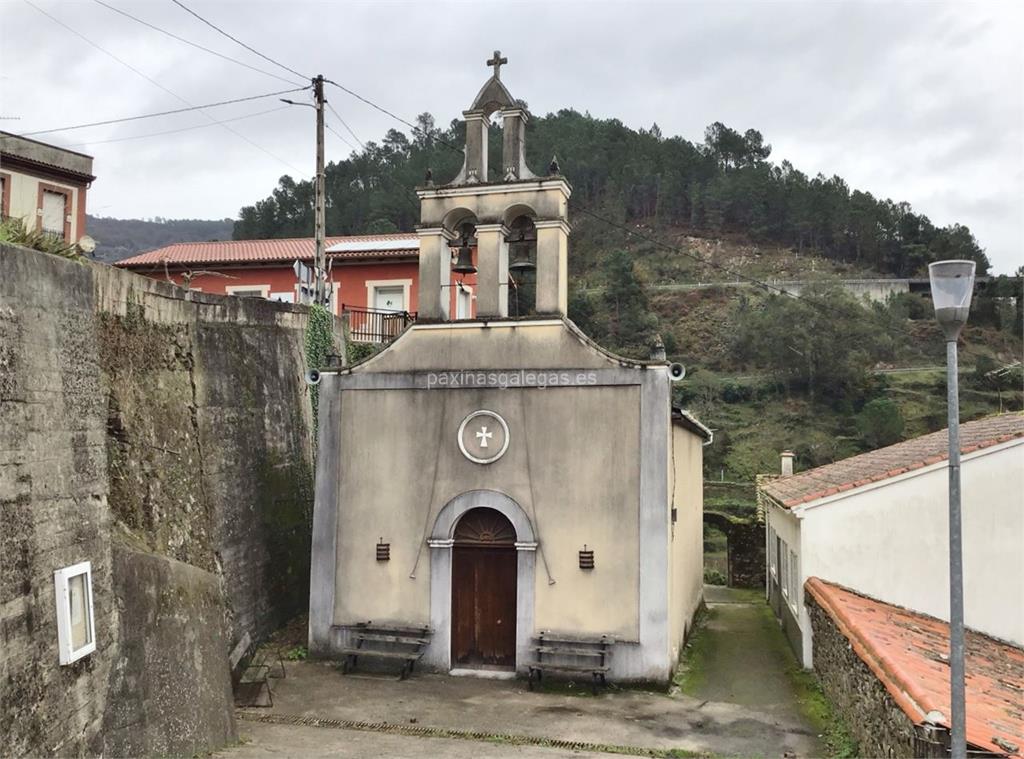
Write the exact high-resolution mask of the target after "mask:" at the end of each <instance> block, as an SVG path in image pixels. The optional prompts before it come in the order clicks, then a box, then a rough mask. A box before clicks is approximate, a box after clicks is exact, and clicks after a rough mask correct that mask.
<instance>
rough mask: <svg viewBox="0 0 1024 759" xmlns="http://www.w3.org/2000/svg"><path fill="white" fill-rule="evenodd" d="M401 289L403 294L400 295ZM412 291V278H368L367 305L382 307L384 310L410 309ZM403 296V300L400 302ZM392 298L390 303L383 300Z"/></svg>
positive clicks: (368, 306)
mask: <svg viewBox="0 0 1024 759" xmlns="http://www.w3.org/2000/svg"><path fill="white" fill-rule="evenodd" d="M399 289H401V294H400V295H399ZM411 291H412V280H411V279H368V280H367V281H366V307H367V308H375V309H380V310H382V311H408V310H409V304H410V303H411V301H410V299H409V298H410V293H411ZM398 298H401V302H400V303H399V302H398ZM384 299H386V300H390V301H391V304H390V305H388V304H387V303H385V302H382V301H383V300H384Z"/></svg>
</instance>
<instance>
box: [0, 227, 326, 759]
mask: <svg viewBox="0 0 1024 759" xmlns="http://www.w3.org/2000/svg"><path fill="white" fill-rule="evenodd" d="M306 325H307V312H306V310H305V309H304V308H303V307H301V306H293V305H289V304H282V303H271V302H269V301H263V300H256V299H252V300H250V299H242V298H234V297H229V296H215V295H204V294H202V293H195V292H187V291H185V290H182V289H180V288H177V287H174V286H172V285H170V284H168V283H165V282H160V281H155V280H151V279H147V278H144V277H141V276H138V275H135V274H132V273H129V272H125V271H121V270H117V269H113V268H110V267H107V266H103V265H96V264H89V263H76V262H72V261H67V260H64V259H61V258H57V257H54V256H50V255H46V254H42V253H38V252H35V251H30V250H25V249H22V248H16V247H11V246H0V520H2V524H3V525H4V529H3V530H0V557H2V558H3V560H2V561H0V640H2V645H0V755H11V754H14V755H20V754H33V755H36V754H39V755H47V754H62V755H76V754H85V753H98V752H100V751H103V752H104V753H108V754H122V753H129V754H147V753H159V754H173V753H185V754H192V753H195V752H197V751H201V750H203V749H204V748H212V747H215V746H219V745H221V744H223V742H224V741H225V740H227V739H228V738H230V737H231V736H232V735H233V726H232V725H231V723H230V710H231V704H230V693H229V692H228V691H225V689H224V687H223V685H224V682H225V681H224V676H225V672H226V666H227V664H226V661H227V653H228V650H229V649H230V646H231V645H233V643H234V642H235V641H237V640H238V639H240V638H241V637H242V636H243V635H244V634H245V633H249V634H250V636H251V637H252V638H254V639H259V638H260V637H262V636H264V635H265V634H266V633H267V632H268V631H269V630H270V629H272V628H273V627H274V626H275V625H276V624H277V623H278V622H279V621H281V620H283V619H285V618H286V617H288V616H290V615H291V614H293V613H294V612H296V611H300V610H302V609H303V608H304V607H305V604H306V599H307V598H308V595H307V593H308V576H309V574H308V567H309V530H310V519H311V509H312V494H311V487H312V474H311V460H312V456H311V437H310V426H311V421H310V419H311V414H310V404H309V398H308V394H307V390H306V387H305V385H304V383H303V381H302V375H303V372H304V370H305V366H304V342H305V333H306ZM339 334H340V330H339ZM80 561H91V562H92V569H93V589H94V605H95V623H96V642H97V650H96V651H95V652H94V653H92V654H90V655H88V656H86V657H85V658H83V659H81V660H79V661H78V662H76V663H74V664H72V665H69V666H60V665H59V664H58V658H57V642H56V622H55V602H54V589H53V588H54V582H53V572H54V570H56V569H59V568H62V567H66V566H69V565H71V564H75V563H77V562H80ZM218 651H219V652H220V656H222V659H218V654H217V652H218ZM155 664H159V666H154V665H155ZM225 714H226V715H227V719H226V720H225ZM130 726H131V727H130ZM129 727H130V729H129Z"/></svg>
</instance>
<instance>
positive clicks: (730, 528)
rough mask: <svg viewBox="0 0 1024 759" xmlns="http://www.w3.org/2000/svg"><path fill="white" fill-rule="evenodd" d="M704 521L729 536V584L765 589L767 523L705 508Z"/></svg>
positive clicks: (737, 586)
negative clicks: (765, 530)
mask: <svg viewBox="0 0 1024 759" xmlns="http://www.w3.org/2000/svg"><path fill="white" fill-rule="evenodd" d="M704 523H705V524H709V525H711V526H713V527H715V528H717V529H718V530H721V531H722V532H723V533H724V534H725V537H726V539H727V544H726V551H727V556H728V584H729V586H730V587H734V588H763V587H764V572H765V569H764V568H765V556H764V542H765V539H764V524H762V523H761V522H757V521H755V520H753V519H744V518H742V517H737V516H734V515H732V514H725V513H722V512H717V511H705V512H704Z"/></svg>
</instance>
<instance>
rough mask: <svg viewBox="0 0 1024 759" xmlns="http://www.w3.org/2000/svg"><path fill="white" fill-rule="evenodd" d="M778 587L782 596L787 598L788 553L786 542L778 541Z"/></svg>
mask: <svg viewBox="0 0 1024 759" xmlns="http://www.w3.org/2000/svg"><path fill="white" fill-rule="evenodd" d="M778 546H779V587H780V588H782V595H784V596H786V597H787V598H788V597H789V552H788V551H787V549H786V542H785V541H783V540H779V543H778Z"/></svg>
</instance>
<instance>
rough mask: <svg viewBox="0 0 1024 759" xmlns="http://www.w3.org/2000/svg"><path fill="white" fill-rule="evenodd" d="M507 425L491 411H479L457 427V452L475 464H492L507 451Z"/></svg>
mask: <svg viewBox="0 0 1024 759" xmlns="http://www.w3.org/2000/svg"><path fill="white" fill-rule="evenodd" d="M508 439H509V435H508V425H507V424H505V420H504V419H502V418H501V416H499V415H498V414H496V413H495V412H493V411H488V410H486V409H481V410H480V411H474V412H473V413H472V414H470V415H469V416H467V417H466V418H465V419H463V420H462V424H460V425H459V450H460V451H462V455H463V456H465V457H466V458H467V459H469V460H470V461H472V462H474V463H476V464H492V463H494V462H495V461H497V460H498V459H500V458H501V457H502V456H503V455H504V454H505V451H507V450H508Z"/></svg>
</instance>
